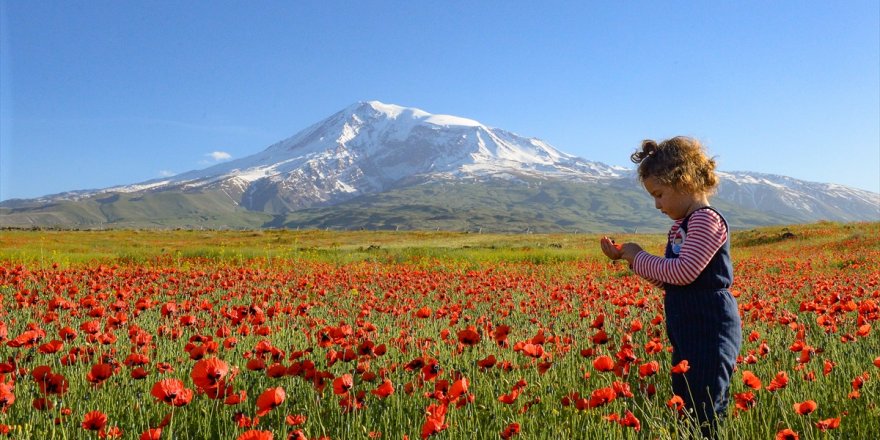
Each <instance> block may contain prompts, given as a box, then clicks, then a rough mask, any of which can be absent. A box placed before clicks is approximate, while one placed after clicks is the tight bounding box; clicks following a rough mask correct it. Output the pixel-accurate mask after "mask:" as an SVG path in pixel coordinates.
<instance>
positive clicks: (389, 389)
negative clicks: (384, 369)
mask: <svg viewBox="0 0 880 440" xmlns="http://www.w3.org/2000/svg"><path fill="white" fill-rule="evenodd" d="M370 393H371V394H372V395H374V396H376V397H378V398H380V399H384V398H386V397H388V396H390V395H392V394H394V384H393V383H391V380H390V379H385V380H383V381H382V383H381V384H379V386H377V387H376V389H374V390H372V391H370Z"/></svg>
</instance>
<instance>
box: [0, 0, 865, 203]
mask: <svg viewBox="0 0 880 440" xmlns="http://www.w3.org/2000/svg"><path fill="white" fill-rule="evenodd" d="M365 100H378V101H382V102H385V103H391V104H398V105H403V106H409V107H417V108H421V109H423V110H425V111H428V112H430V113H437V114H452V115H457V116H462V117H467V118H471V119H476V120H478V121H480V122H482V123H484V124H486V125H489V126H492V127H498V128H504V129H507V130H510V131H513V132H516V133H518V134H521V135H524V136H530V137H537V138H541V139H544V140H546V141H548V142H549V143H550V144H552V145H553V146H555V147H556V148H558V149H560V150H562V151H565V152H568V153H572V154H575V155H578V156H581V157H583V158H586V159H589V160H595V161H601V162H605V163H607V164H611V165H623V166H629V165H630V164H629V159H628V158H629V155H630V153H631V152H632V151H633V150H634V149H635V148H636V147H638V145H639V143H640V142H641V140H642V139H647V138H651V139H663V138H667V137H671V136H674V135H679V134H684V135H690V136H694V137H697V138H699V139H701V140H702V141H704V143H705V144H706V145H707V147H708V149H709V151H710V153H711V154H713V155H715V156H716V158H717V160H718V164H719V168H720V169H721V170H725V171H735V170H737V171H757V172H766V173H773V174H782V175H787V176H791V177H795V178H798V179H803V180H809V181H817V182H831V183H839V184H844V185H849V186H853V187H857V188H862V189H868V190H872V191H875V192H880V3H878V2H877V1H876V0H872V1H859V0H852V1H846V2H826V1H822V2H819V1H771V2H768V1H756V2H752V1H736V2H702V1H699V2H698V1H694V2H669V1H664V2H655V1H650V2H648V1H646V2H638V1H627V2H598V1H597V2H591V1H566V2H558V1H541V2H527V1H475V2H454V1H449V2H429V1H418V0H417V1H357V2H356V1H297V2H272V1H258V2H245V1H235V2H223V1H211V2H208V1H204V2H180V1H171V2H165V1H149V2H142V1H100V0H92V1H40V0H32V1H11V0H0V200H6V199H10V198H27V197H36V196H41V195H45V194H51V193H57V192H62V191H67V190H75V189H92V188H104V187H108V186H113V185H119V184H128V183H135V182H140V181H144V180H148V179H152V178H156V177H160V176H161V175H164V174H170V173H180V172H184V171H188V170H192V169H198V168H204V167H206V166H208V165H210V164H213V163H216V162H217V161H222V160H228V159H230V158H239V157H244V156H247V155H250V154H253V153H256V152H258V151H261V150H263V149H265V148H266V147H268V146H269V145H270V144H272V143H274V142H276V141H279V140H281V139H284V138H287V137H289V136H291V135H293V134H295V133H297V132H298V131H300V130H301V129H303V128H305V127H307V126H309V125H311V124H313V123H315V122H318V121H320V120H321V119H323V118H325V117H327V116H329V115H331V114H333V113H334V112H336V111H338V110H341V109H343V108H344V107H346V106H348V105H350V104H352V103H354V102H357V101H365Z"/></svg>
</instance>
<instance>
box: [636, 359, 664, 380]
mask: <svg viewBox="0 0 880 440" xmlns="http://www.w3.org/2000/svg"><path fill="white" fill-rule="evenodd" d="M658 371H660V363H659V362H657V361H651V362H648V363H645V364H642V365H639V376H640V377H648V376H652V375H654V374H657V372H658Z"/></svg>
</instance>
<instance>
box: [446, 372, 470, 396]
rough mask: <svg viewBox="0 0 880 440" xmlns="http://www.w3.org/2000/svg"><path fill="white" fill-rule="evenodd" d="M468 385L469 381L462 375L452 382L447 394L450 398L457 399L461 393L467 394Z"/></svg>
mask: <svg viewBox="0 0 880 440" xmlns="http://www.w3.org/2000/svg"><path fill="white" fill-rule="evenodd" d="M468 385H469V382H468V380H467V378H466V377H462V378H461V379H459V380H456V381H455V382H453V383H452V386H451V387H450V388H449V392H448V393H447V396H448V397H449V398H450V399H453V400H454V399H457V398H458V397H459V396H461V395H462V394H467V392H468Z"/></svg>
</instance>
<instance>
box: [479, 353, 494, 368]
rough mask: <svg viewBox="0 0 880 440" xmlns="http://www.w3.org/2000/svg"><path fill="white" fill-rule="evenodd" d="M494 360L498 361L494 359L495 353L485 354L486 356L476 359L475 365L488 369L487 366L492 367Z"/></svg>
mask: <svg viewBox="0 0 880 440" xmlns="http://www.w3.org/2000/svg"><path fill="white" fill-rule="evenodd" d="M496 362H498V360H497V359H495V355H494V354H490V355H489V356H486V358H484V359H480V360H478V361H477V366H478V367H480V369H483V370H488V369H489V368H492V367H494V366H495V363H496Z"/></svg>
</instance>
